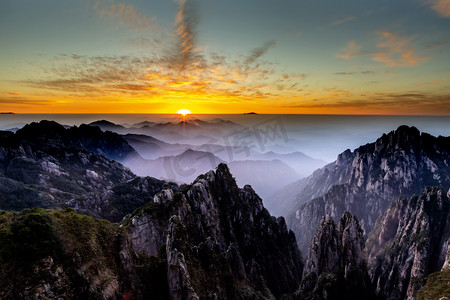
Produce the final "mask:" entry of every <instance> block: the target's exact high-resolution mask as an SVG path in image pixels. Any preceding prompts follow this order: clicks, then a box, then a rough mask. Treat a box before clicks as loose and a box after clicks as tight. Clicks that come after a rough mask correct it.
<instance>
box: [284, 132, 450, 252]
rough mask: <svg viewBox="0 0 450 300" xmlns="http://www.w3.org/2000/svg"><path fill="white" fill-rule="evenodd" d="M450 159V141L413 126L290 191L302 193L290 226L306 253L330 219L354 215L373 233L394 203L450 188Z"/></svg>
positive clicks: (341, 158) (339, 161) (345, 155)
mask: <svg viewBox="0 0 450 300" xmlns="http://www.w3.org/2000/svg"><path fill="white" fill-rule="evenodd" d="M449 157H450V138H449V137H437V138H436V137H433V136H431V135H429V134H426V133H420V132H419V130H417V129H416V128H414V127H407V126H400V127H399V128H398V129H397V130H395V131H392V132H390V133H389V134H385V135H383V136H382V137H381V138H379V139H378V140H377V141H376V142H375V143H371V144H367V145H364V146H361V147H359V148H358V149H356V150H354V151H353V152H351V151H350V150H347V151H345V152H343V153H342V154H340V155H339V156H338V159H337V160H336V161H335V162H333V163H331V164H329V165H327V166H325V167H324V168H322V169H319V170H317V171H316V172H314V173H313V175H311V176H310V177H307V178H305V179H303V180H301V181H299V182H297V183H294V184H292V185H291V187H290V188H291V189H296V193H295V194H296V199H295V200H293V202H294V203H297V204H298V205H299V208H298V209H296V210H295V212H294V213H292V214H291V215H289V216H288V218H287V222H288V226H289V228H291V229H292V230H293V231H294V232H295V233H296V235H297V237H298V238H299V239H298V242H299V246H300V250H302V251H306V249H307V247H308V245H309V241H310V239H311V238H312V236H313V234H314V228H317V226H319V225H320V220H321V218H322V216H324V215H330V216H332V217H333V218H334V220H337V218H339V216H341V215H342V214H343V213H344V212H345V211H350V212H352V213H353V214H355V215H356V216H357V217H358V219H359V220H360V223H361V226H362V228H363V230H364V231H365V232H366V233H368V232H369V231H370V230H371V229H372V228H373V226H374V224H375V221H376V219H377V218H378V216H379V215H381V214H382V213H383V212H384V210H385V209H386V208H387V207H388V206H389V204H390V202H391V201H392V199H396V198H397V197H399V196H401V195H405V196H407V197H410V196H411V195H413V194H415V193H420V192H421V190H422V189H423V188H424V187H425V186H427V185H440V186H444V187H449V186H450V168H449V163H450V161H449ZM285 193H288V191H286V192H285ZM291 194H292V191H291ZM302 203H303V204H302Z"/></svg>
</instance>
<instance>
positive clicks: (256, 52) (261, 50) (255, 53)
mask: <svg viewBox="0 0 450 300" xmlns="http://www.w3.org/2000/svg"><path fill="white" fill-rule="evenodd" d="M276 44H277V41H275V40H272V41H268V42H266V43H264V44H263V45H262V46H261V47H258V48H255V49H253V50H252V51H251V53H250V55H249V56H248V57H247V58H246V60H245V62H244V63H246V64H252V63H254V62H255V61H256V60H257V59H258V58H260V57H261V56H263V55H264V54H265V53H266V52H267V51H269V49H270V48H273V47H275V46H276Z"/></svg>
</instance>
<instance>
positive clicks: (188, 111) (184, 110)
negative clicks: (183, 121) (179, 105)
mask: <svg viewBox="0 0 450 300" xmlns="http://www.w3.org/2000/svg"><path fill="white" fill-rule="evenodd" d="M190 113H191V111H190V110H189V109H180V110H179V111H177V114H180V115H183V116H186V115H189V114H190Z"/></svg>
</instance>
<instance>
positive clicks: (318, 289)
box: [297, 212, 371, 299]
mask: <svg viewBox="0 0 450 300" xmlns="http://www.w3.org/2000/svg"><path fill="white" fill-rule="evenodd" d="M363 249H364V237H363V231H362V229H361V226H360V225H359V222H358V220H357V219H356V217H355V216H354V215H352V214H351V213H349V212H345V213H344V215H343V216H342V217H341V219H340V221H339V223H338V225H336V223H335V222H334V220H333V218H332V217H331V216H328V215H327V216H325V217H323V218H322V221H321V224H320V227H319V228H318V229H317V231H316V234H315V235H314V238H313V240H312V241H311V244H310V246H309V252H308V257H307V259H306V264H305V268H304V270H303V280H302V282H301V283H300V287H299V290H298V291H297V294H298V295H301V296H302V297H304V298H306V299H337V297H338V298H340V299H341V298H342V299H361V298H362V297H365V296H370V295H371V288H370V283H369V278H368V276H367V273H366V263H365V258H364V251H363ZM302 297H300V299H303V298H302Z"/></svg>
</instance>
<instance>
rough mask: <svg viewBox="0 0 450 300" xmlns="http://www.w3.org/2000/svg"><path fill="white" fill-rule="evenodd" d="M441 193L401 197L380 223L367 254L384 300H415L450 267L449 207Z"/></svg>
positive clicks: (429, 190)
mask: <svg viewBox="0 0 450 300" xmlns="http://www.w3.org/2000/svg"><path fill="white" fill-rule="evenodd" d="M446 193H447V191H446V190H444V189H442V188H426V189H425V190H424V191H423V192H422V193H421V194H420V195H419V196H413V197H411V198H410V199H407V198H405V197H400V198H398V199H397V200H396V201H394V202H393V203H392V204H391V205H390V206H389V208H388V209H387V210H386V212H385V213H384V214H383V215H382V216H381V217H380V218H379V219H378V220H377V223H376V225H375V227H374V230H373V231H372V232H371V233H370V235H369V238H368V240H367V244H366V248H367V252H368V257H369V258H368V259H369V275H370V277H371V280H372V282H373V283H374V285H375V286H376V292H377V293H378V294H379V295H380V296H381V297H383V298H385V299H415V298H416V296H417V291H418V290H419V289H420V288H421V287H422V286H423V285H424V283H425V277H426V276H427V275H429V274H430V273H432V272H436V271H440V270H441V269H445V268H446V267H447V265H446V264H447V262H448V261H447V258H448V255H449V244H450V223H449V220H450V218H449V217H450V201H449V198H448V195H446Z"/></svg>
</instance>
